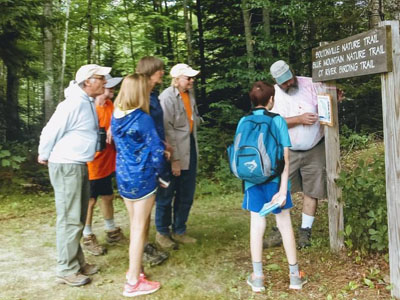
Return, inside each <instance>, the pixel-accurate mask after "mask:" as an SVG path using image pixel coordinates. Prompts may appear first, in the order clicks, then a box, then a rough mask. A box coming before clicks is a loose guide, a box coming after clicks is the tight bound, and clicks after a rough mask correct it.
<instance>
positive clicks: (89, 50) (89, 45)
mask: <svg viewBox="0 0 400 300" xmlns="http://www.w3.org/2000/svg"><path fill="white" fill-rule="evenodd" d="M92 13H93V0H88V8H87V29H88V36H87V37H88V38H87V46H86V49H87V63H88V64H91V63H92V53H93V41H94V37H93V19H92Z"/></svg>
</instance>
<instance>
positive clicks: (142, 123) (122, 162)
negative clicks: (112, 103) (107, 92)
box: [111, 108, 165, 199]
mask: <svg viewBox="0 0 400 300" xmlns="http://www.w3.org/2000/svg"><path fill="white" fill-rule="evenodd" d="M111 131H112V135H113V139H114V143H115V146H116V149H117V162H116V179H117V186H118V191H119V193H120V195H121V196H122V197H124V198H127V199H139V198H141V197H143V196H145V195H147V194H149V193H151V192H152V191H154V190H155V189H156V188H157V186H158V180H157V177H158V174H159V173H160V172H161V170H162V167H163V165H164V149H165V146H164V144H163V142H162V141H161V139H160V138H159V136H158V134H157V131H156V128H155V125H154V121H153V119H152V118H151V117H150V116H149V115H148V114H146V113H145V112H143V111H142V110H141V109H135V110H131V111H121V110H119V109H118V108H115V110H114V113H113V117H112V120H111Z"/></svg>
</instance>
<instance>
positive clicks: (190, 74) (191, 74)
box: [182, 69, 200, 77]
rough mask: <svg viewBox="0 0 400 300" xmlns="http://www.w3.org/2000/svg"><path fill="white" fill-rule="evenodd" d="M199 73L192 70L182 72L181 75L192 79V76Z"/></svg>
mask: <svg viewBox="0 0 400 300" xmlns="http://www.w3.org/2000/svg"><path fill="white" fill-rule="evenodd" d="M199 73H200V71H197V70H193V69H187V70H185V71H184V72H182V75H184V76H188V77H194V76H197V74H199Z"/></svg>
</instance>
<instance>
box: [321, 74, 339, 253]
mask: <svg viewBox="0 0 400 300" xmlns="http://www.w3.org/2000/svg"><path fill="white" fill-rule="evenodd" d="M324 85H325V93H326V94H328V95H330V96H331V99H332V117H333V126H325V156H326V181H327V193H328V217H329V242H330V246H331V251H332V252H339V251H340V250H341V249H342V248H343V246H344V243H343V236H342V235H339V232H340V231H343V229H344V221H343V203H342V202H340V201H339V200H340V198H341V196H342V190H341V188H339V187H338V186H337V185H336V182H335V180H336V179H337V178H339V173H340V169H341V166H340V141H339V118H338V102H337V92H336V84H335V81H327V82H325V84H324Z"/></svg>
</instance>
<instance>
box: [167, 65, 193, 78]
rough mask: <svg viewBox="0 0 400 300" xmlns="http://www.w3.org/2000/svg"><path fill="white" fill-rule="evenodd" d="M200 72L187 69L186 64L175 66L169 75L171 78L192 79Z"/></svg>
mask: <svg viewBox="0 0 400 300" xmlns="http://www.w3.org/2000/svg"><path fill="white" fill-rule="evenodd" d="M199 73H200V71H197V70H193V69H192V68H191V67H189V66H188V65H187V64H177V65H175V66H173V67H172V69H171V71H170V72H169V74H170V75H171V77H174V78H176V77H179V76H182V75H183V76H188V77H194V76H196V75H197V74H199Z"/></svg>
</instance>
